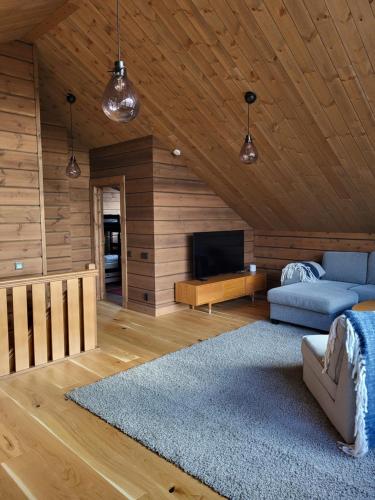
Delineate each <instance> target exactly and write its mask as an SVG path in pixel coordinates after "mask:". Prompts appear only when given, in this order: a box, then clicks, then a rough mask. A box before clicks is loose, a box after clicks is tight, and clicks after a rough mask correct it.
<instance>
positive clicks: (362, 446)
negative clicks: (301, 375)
mask: <svg viewBox="0 0 375 500" xmlns="http://www.w3.org/2000/svg"><path fill="white" fill-rule="evenodd" d="M349 314H351V315H354V316H355V315H357V314H358V313H353V312H352V311H348V312H347V315H349ZM362 314H363V313H362ZM365 314H366V313H365ZM367 314H368V313H367ZM347 315H345V314H343V315H341V316H339V317H338V318H336V319H335V320H334V322H333V323H332V325H331V328H330V332H329V337H328V343H327V349H326V353H325V357H324V369H323V372H327V370H328V366H329V362H330V358H331V355H332V353H333V350H334V347H335V340H336V336H337V329H338V323H339V322H343V323H344V324H345V329H346V342H345V349H346V352H347V355H348V362H349V363H351V364H352V365H353V370H352V379H353V381H354V387H355V391H356V414H355V427H354V436H355V442H354V444H346V443H342V442H339V443H338V445H339V448H340V449H341V450H342V451H343V452H345V453H346V454H348V455H350V456H352V457H362V456H363V455H365V454H366V453H367V452H368V450H369V442H368V437H369V436H368V435H367V432H366V418H367V417H366V415H367V413H368V391H367V383H366V352H365V351H364V350H363V348H362V347H361V340H360V332H359V331H356V329H355V328H354V326H353V324H352V321H351V320H350V318H349V317H348V316H347ZM374 318H375V315H374ZM367 333H371V331H370V330H368V331H367ZM372 333H374V332H372ZM362 335H363V334H362Z"/></svg>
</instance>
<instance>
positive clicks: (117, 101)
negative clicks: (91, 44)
mask: <svg viewBox="0 0 375 500" xmlns="http://www.w3.org/2000/svg"><path fill="white" fill-rule="evenodd" d="M119 12H120V6H119V0H116V29H117V61H115V63H114V68H113V70H112V76H111V79H110V81H109V82H108V85H107V86H106V88H105V91H104V94H103V101H102V109H103V111H104V113H105V115H106V116H108V118H110V119H111V120H113V121H115V122H123V123H127V122H130V121H131V120H134V118H135V117H136V116H137V115H138V112H139V107H140V103H139V98H138V94H137V92H136V90H135V88H134V85H133V84H132V82H131V81H130V80H129V79H128V75H127V70H126V66H125V63H124V61H123V60H121V48H120V13H119Z"/></svg>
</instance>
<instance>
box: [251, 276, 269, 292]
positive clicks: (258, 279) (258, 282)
mask: <svg viewBox="0 0 375 500" xmlns="http://www.w3.org/2000/svg"><path fill="white" fill-rule="evenodd" d="M265 288H266V277H265V276H264V275H263V274H260V275H259V276H256V275H255V276H246V293H253V292H257V291H260V290H265Z"/></svg>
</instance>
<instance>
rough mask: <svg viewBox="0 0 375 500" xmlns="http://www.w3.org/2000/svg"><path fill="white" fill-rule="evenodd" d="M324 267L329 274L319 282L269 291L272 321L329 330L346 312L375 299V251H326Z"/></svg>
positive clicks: (301, 283) (289, 285) (285, 286)
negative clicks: (360, 303) (356, 305)
mask: <svg viewBox="0 0 375 500" xmlns="http://www.w3.org/2000/svg"><path fill="white" fill-rule="evenodd" d="M322 267H323V269H324V270H325V272H326V274H325V275H324V276H323V277H322V278H321V279H320V280H318V281H315V282H299V283H292V284H288V285H284V286H280V287H278V288H273V289H271V290H269V291H268V301H269V303H270V318H271V320H273V321H285V322H287V323H294V324H297V325H303V326H308V327H310V328H316V329H318V330H325V331H329V328H330V326H331V323H332V321H333V320H334V319H335V318H336V317H337V316H339V315H340V314H341V313H342V312H343V311H345V309H351V308H352V306H353V305H354V304H357V303H358V302H362V301H364V300H375V252H372V253H370V254H368V253H364V252H326V253H325V254H324V256H323V262H322Z"/></svg>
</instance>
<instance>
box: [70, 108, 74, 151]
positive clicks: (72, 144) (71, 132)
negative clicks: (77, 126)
mask: <svg viewBox="0 0 375 500" xmlns="http://www.w3.org/2000/svg"><path fill="white" fill-rule="evenodd" d="M70 140H71V147H72V156H73V155H74V139H73V111H72V103H70Z"/></svg>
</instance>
